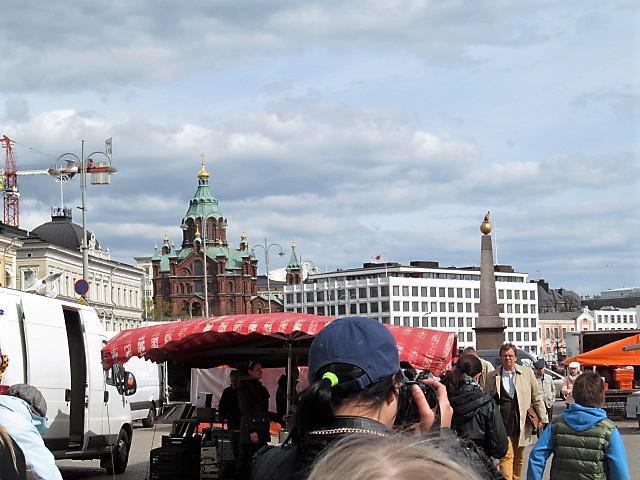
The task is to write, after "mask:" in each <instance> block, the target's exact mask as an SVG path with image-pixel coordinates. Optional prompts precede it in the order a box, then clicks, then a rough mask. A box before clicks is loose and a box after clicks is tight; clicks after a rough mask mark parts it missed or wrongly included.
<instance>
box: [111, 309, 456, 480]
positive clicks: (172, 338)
mask: <svg viewBox="0 0 640 480" xmlns="http://www.w3.org/2000/svg"><path fill="white" fill-rule="evenodd" d="M332 320H333V318H332V317H325V316H320V315H311V314H304V313H294V312H284V313H273V314H257V315H228V316H223V317H209V318H199V319H193V320H184V321H180V322H172V323H164V324H159V325H152V326H147V327H141V328H136V329H131V330H125V331H123V332H121V333H119V334H118V335H116V336H115V337H113V338H112V339H111V340H110V341H109V342H108V343H107V344H106V345H105V346H104V347H103V349H102V362H103V367H104V369H105V370H108V369H110V368H112V367H113V366H114V365H124V364H126V362H127V361H128V360H129V359H130V358H132V357H142V358H145V359H147V360H151V361H153V362H165V361H168V362H173V363H176V364H180V365H185V366H188V367H191V368H211V367H218V366H223V365H229V366H234V365H238V364H241V363H244V362H248V361H250V360H256V359H257V360H260V363H261V364H263V366H266V367H287V372H288V373H290V372H291V369H292V365H293V363H294V362H295V364H296V365H306V362H307V354H308V350H309V346H310V345H311V342H312V341H313V339H314V337H315V335H316V334H317V333H318V332H320V330H322V329H323V328H324V327H325V326H326V325H328V324H329V323H330V322H331V321H332ZM372 321H375V320H372ZM387 328H388V329H389V330H390V331H391V332H392V333H393V335H394V337H395V339H396V342H397V345H398V350H399V352H400V360H401V362H403V363H404V365H406V366H409V365H410V366H412V367H414V368H416V369H418V370H429V371H430V372H432V373H433V374H434V375H437V376H440V375H442V374H444V372H445V371H447V370H448V369H450V368H451V364H452V362H453V359H454V355H455V353H456V352H457V334H456V333H455V332H444V331H440V330H431V329H424V328H413V327H399V326H387ZM289 378H291V376H290V375H289ZM287 397H288V398H289V392H288V395H287ZM197 415H198V411H197V410H196V409H193V410H189V411H187V412H185V413H184V414H183V415H182V417H183V418H180V419H178V420H177V426H176V428H175V430H176V433H175V435H174V436H173V437H171V438H168V439H167V440H166V441H164V440H163V447H162V448H164V450H161V451H158V452H152V458H151V462H152V469H153V466H154V461H155V463H156V464H157V465H156V471H158V469H159V468H160V466H161V465H163V464H164V463H166V461H165V460H162V459H163V458H165V457H166V459H173V460H171V461H173V462H174V463H175V462H176V461H177V460H176V459H177V458H178V457H179V458H181V459H188V460H185V461H188V462H193V461H194V458H195V457H194V456H193V448H194V447H193V445H196V444H197V442H196V443H194V442H193V440H192V438H193V435H194V434H197V432H198V428H200V427H201V425H200V424H201V423H206V422H200V420H206V421H208V422H209V423H211V422H212V420H213V419H198V418H197ZM194 416H195V417H196V418H193V417H194ZM183 425H187V427H184V426H183ZM223 430H224V429H221V428H216V427H214V428H211V425H209V430H208V433H209V440H210V441H209V442H208V443H207V444H206V445H205V444H204V443H203V444H202V452H200V451H199V452H198V459H200V460H202V462H203V463H202V465H203V466H204V465H209V466H213V465H215V464H216V463H217V460H216V461H212V460H211V458H214V460H215V459H220V458H223V456H224V454H223V452H221V451H220V448H219V447H220V446H221V445H223V443H224V439H225V437H224V431H223ZM212 433H216V435H217V437H216V438H211V434H212ZM178 436H180V437H182V438H185V440H184V442H182V443H181V445H182V447H180V448H183V447H184V448H183V450H184V451H182V450H179V449H178V448H177V444H178V443H179V442H177V440H176V439H177V438H178ZM205 437H206V435H205ZM187 438H189V439H188V440H187ZM205 449H206V450H205ZM177 451H181V452H182V453H180V454H179V455H178V454H177V453H176V454H175V455H174V453H175V452H177ZM172 452H174V453H172ZM185 452H186V453H185ZM205 452H206V453H205ZM212 452H213V453H212ZM154 455H155V456H154ZM205 455H206V456H205ZM212 455H213V457H212ZM205 458H207V459H208V460H207V462H209V463H205V460H203V459H205ZM200 460H198V461H200ZM167 461H169V460H167ZM212 468H213V467H212ZM214 474H215V475H217V472H216V473H212V475H214ZM170 475H171V473H170V472H169V471H168V472H167V477H166V478H171V476H170ZM155 478H156V479H157V480H161V478H164V477H162V476H156V477H155ZM201 478H205V477H202V476H201ZM210 478H217V477H213V476H212V477H210Z"/></svg>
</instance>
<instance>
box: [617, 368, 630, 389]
mask: <svg viewBox="0 0 640 480" xmlns="http://www.w3.org/2000/svg"><path fill="white" fill-rule="evenodd" d="M613 378H614V380H615V381H616V385H617V387H618V388H619V389H620V390H631V389H632V388H633V368H616V369H615V370H614V371H613Z"/></svg>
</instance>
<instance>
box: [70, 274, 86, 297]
mask: <svg viewBox="0 0 640 480" xmlns="http://www.w3.org/2000/svg"><path fill="white" fill-rule="evenodd" d="M73 288H74V289H75V291H76V293H77V294H78V295H85V294H86V293H87V292H88V291H89V282H87V281H86V280H84V279H83V278H81V279H80V280H78V281H76V283H75V284H74V285H73Z"/></svg>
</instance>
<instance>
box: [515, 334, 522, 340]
mask: <svg viewBox="0 0 640 480" xmlns="http://www.w3.org/2000/svg"><path fill="white" fill-rule="evenodd" d="M521 341H522V333H521V332H516V342H521Z"/></svg>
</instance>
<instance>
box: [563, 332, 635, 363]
mask: <svg viewBox="0 0 640 480" xmlns="http://www.w3.org/2000/svg"><path fill="white" fill-rule="evenodd" d="M639 343H640V334H636V335H631V336H629V337H627V338H623V339H622V340H618V341H615V342H611V343H609V344H607V345H603V346H602V347H599V348H594V349H593V350H590V351H588V352H585V353H581V354H579V355H576V356H575V357H571V358H566V359H565V360H564V362H562V363H564V364H565V365H569V364H570V363H571V362H580V364H581V365H588V366H603V365H609V366H620V367H626V366H631V365H636V366H637V365H640V350H638V349H635V348H633V347H634V346H635V345H637V344H639ZM625 347H631V348H627V349H625Z"/></svg>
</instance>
